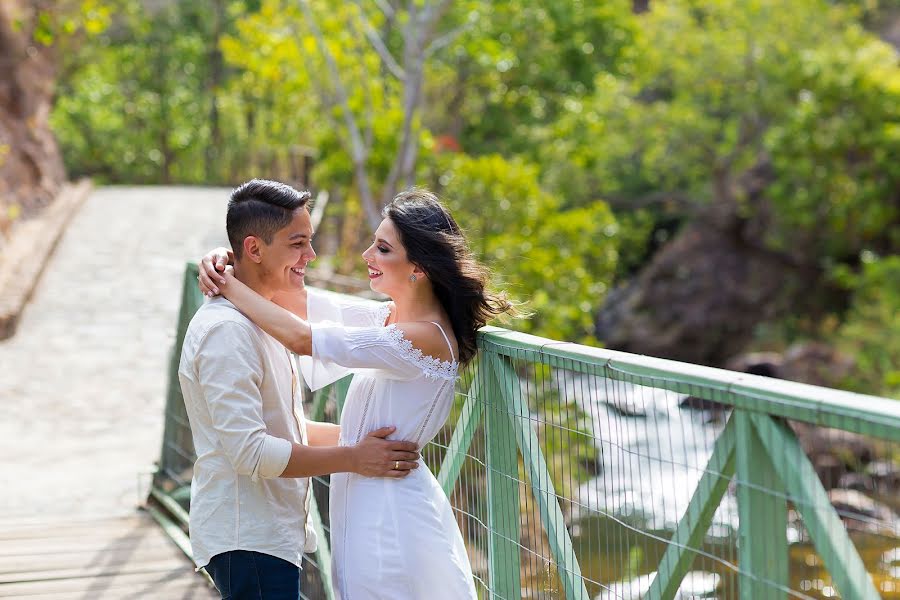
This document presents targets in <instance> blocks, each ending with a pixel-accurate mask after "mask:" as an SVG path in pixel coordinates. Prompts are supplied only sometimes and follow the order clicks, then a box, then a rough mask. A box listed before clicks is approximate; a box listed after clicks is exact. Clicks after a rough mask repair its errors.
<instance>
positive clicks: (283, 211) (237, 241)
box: [225, 179, 311, 259]
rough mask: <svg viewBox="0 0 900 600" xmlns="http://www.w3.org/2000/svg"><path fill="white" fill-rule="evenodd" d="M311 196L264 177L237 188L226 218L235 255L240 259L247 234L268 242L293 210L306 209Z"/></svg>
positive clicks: (287, 220)
mask: <svg viewBox="0 0 900 600" xmlns="http://www.w3.org/2000/svg"><path fill="white" fill-rule="evenodd" d="M310 197H311V196H310V193H309V192H305V191H304V192H299V191H297V190H295V189H294V188H292V187H291V186H289V185H287V184H284V183H279V182H277V181H269V180H267V179H251V180H250V181H248V182H246V183H242V184H241V185H239V186H238V187H236V188H235V189H234V191H233V192H231V198H230V199H229V201H228V214H227V216H226V217H225V230H226V231H227V232H228V241H229V242H231V249H232V250H233V251H234V256H235V258H237V259H240V258H241V255H242V254H243V252H244V239H245V238H246V237H247V236H248V235H252V236H256V237H258V238H260V239H262V240H263V241H264V242H265V243H267V244H271V243H272V240H273V239H275V234H276V233H278V231H279V230H280V229H283V228H285V227H287V226H288V224H289V223H290V222H291V219H293V218H294V211H296V210H297V209H298V208H306V209H307V210H309V199H310Z"/></svg>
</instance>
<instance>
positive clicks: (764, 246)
mask: <svg viewBox="0 0 900 600" xmlns="http://www.w3.org/2000/svg"><path fill="white" fill-rule="evenodd" d="M35 14H36V15H38V16H37V17H36V19H37V21H36V22H38V23H45V25H46V26H44V27H43V28H42V27H38V28H37V29H36V30H35V33H33V34H32V39H33V40H34V43H35V45H37V46H41V45H43V46H44V47H49V46H52V47H53V48H55V49H56V55H57V68H58V79H57V87H56V96H55V105H54V109H53V113H52V117H51V123H52V126H53V129H54V131H55V133H56V136H57V138H58V140H59V143H60V146H61V148H62V152H63V156H64V158H65V163H66V166H67V168H68V171H69V174H70V176H73V177H74V176H79V175H91V176H93V177H95V178H96V179H97V180H99V181H100V182H107V183H185V184H227V185H231V184H235V183H238V182H240V181H242V180H244V179H248V178H250V177H253V176H264V177H269V178H274V179H281V180H285V181H289V182H291V183H293V184H295V185H298V186H305V187H309V188H311V189H313V190H315V191H319V190H324V191H327V192H328V197H329V201H328V205H327V207H326V211H325V214H326V220H325V221H324V222H323V225H322V227H321V229H320V235H321V236H322V237H323V239H322V240H321V241H320V246H321V247H322V248H324V249H325V250H327V252H326V253H325V254H328V256H323V257H322V259H321V260H320V262H321V263H322V265H321V268H325V269H330V270H333V271H337V272H341V273H345V274H353V273H359V272H360V270H359V263H358V261H357V260H356V255H357V252H358V251H359V249H360V247H361V241H364V240H365V239H366V238H368V236H369V235H370V233H371V231H372V229H373V226H374V224H375V223H377V220H378V211H379V210H380V207H381V206H382V205H383V204H384V203H385V202H386V201H387V200H389V199H390V197H392V195H393V194H394V193H395V192H396V191H397V190H399V189H402V188H404V187H407V186H408V185H410V184H420V185H425V186H427V187H429V188H432V189H434V190H435V191H437V192H438V193H439V194H441V195H442V196H443V197H444V198H445V199H446V201H447V202H448V204H449V205H450V206H451V207H452V209H453V210H454V211H455V213H456V215H457V217H458V220H459V221H460V223H461V224H463V226H464V227H465V228H466V229H467V230H468V231H469V234H470V236H471V239H472V243H473V246H474V247H475V248H476V250H477V251H478V252H479V253H480V255H481V256H482V257H483V258H484V259H485V260H486V261H488V262H489V263H490V264H491V265H492V266H493V268H494V269H495V270H496V271H497V273H498V275H499V278H500V280H501V282H502V284H503V285H504V286H505V287H507V288H508V289H509V290H510V292H511V294H512V295H513V296H514V297H516V298H519V299H522V300H527V301H528V303H529V308H530V310H532V311H534V313H535V314H534V317H533V318H532V319H531V320H529V321H528V322H523V323H522V324H517V325H516V327H517V328H520V329H525V330H528V331H532V332H535V333H538V334H541V335H546V336H549V337H554V338H560V339H568V340H573V341H586V342H590V343H604V344H607V345H609V346H611V347H615V348H623V349H626V350H630V351H636V352H646V353H651V354H654V355H657V356H668V357H673V358H679V359H684V360H690V361H693V362H699V363H704V364H713V365H722V364H725V363H726V362H727V361H728V360H729V359H732V358H733V357H734V356H735V355H737V354H740V353H742V352H747V351H749V350H776V351H782V350H785V349H787V348H788V346H790V345H792V344H795V343H798V342H804V341H815V342H821V343H827V344H829V345H831V346H833V347H834V348H836V349H838V350H839V351H842V352H844V353H846V354H847V355H848V356H850V357H851V358H852V359H853V360H854V364H855V368H854V370H853V372H852V373H851V374H850V375H849V377H847V378H843V379H842V380H840V381H832V382H829V383H832V384H833V385H841V386H845V387H849V388H851V389H856V390H863V391H868V392H872V393H885V394H895V395H896V394H898V388H900V323H898V316H897V315H898V312H900V291H898V289H900V276H898V275H900V272H898V264H897V260H898V259H897V250H898V248H900V162H898V160H897V157H898V156H900V67H898V55H897V47H896V46H895V45H892V44H900V39H898V38H900V35H898V31H900V2H898V0H880V1H879V0H846V1H837V0H835V1H831V2H826V1H824V0H796V1H794V2H788V3H785V2H779V1H776V0H754V1H747V0H651V1H650V2H636V1H635V2H632V1H627V0H610V1H607V2H587V1H579V0H573V1H571V2H551V1H548V0H514V1H508V0H504V1H502V2H500V1H489V0H482V1H476V0H417V1H412V2H400V1H399V0H365V1H363V0H358V1H356V2H344V3H333V2H326V1H324V0H204V1H202V2H190V3H187V2H175V1H168V0H143V1H140V0H107V1H104V0H90V1H74V0H73V1H71V2H68V3H58V4H57V5H56V6H54V7H52V8H50V7H44V8H43V12H41V7H38V12H37V13H35ZM41 15H46V16H41ZM41 19H43V21H41ZM42 36H43V37H42Z"/></svg>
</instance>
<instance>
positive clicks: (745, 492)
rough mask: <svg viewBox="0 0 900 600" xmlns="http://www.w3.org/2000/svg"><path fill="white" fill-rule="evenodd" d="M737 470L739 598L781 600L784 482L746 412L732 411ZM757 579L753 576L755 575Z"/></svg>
mask: <svg viewBox="0 0 900 600" xmlns="http://www.w3.org/2000/svg"><path fill="white" fill-rule="evenodd" d="M732 418H733V419H734V421H735V425H736V433H737V439H736V447H735V450H736V453H735V458H736V471H737V480H738V486H737V499H738V514H739V517H740V526H739V546H738V548H739V552H740V555H739V558H740V560H739V565H740V568H741V571H742V572H743V573H746V574H750V576H748V575H742V576H741V579H740V595H741V600H785V598H786V597H787V596H786V593H785V590H787V589H788V587H789V584H790V581H789V580H788V543H787V502H786V500H785V495H784V489H785V488H784V485H783V484H782V482H781V478H780V477H779V476H778V473H777V471H776V470H775V467H774V465H773V464H772V460H792V459H793V458H792V457H784V456H782V457H773V456H770V455H769V452H768V451H767V449H766V447H765V445H764V444H763V443H762V441H761V440H760V439H759V436H758V435H757V433H756V431H755V430H754V427H753V424H752V422H751V420H750V415H749V414H748V413H747V412H746V411H743V410H736V411H735V414H734V415H733V417H732ZM754 576H756V577H759V579H757V578H756V577H754Z"/></svg>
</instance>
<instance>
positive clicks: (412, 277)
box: [409, 273, 418, 283]
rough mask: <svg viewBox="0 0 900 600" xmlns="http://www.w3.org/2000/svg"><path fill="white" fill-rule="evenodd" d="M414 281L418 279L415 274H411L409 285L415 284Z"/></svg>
mask: <svg viewBox="0 0 900 600" xmlns="http://www.w3.org/2000/svg"><path fill="white" fill-rule="evenodd" d="M416 279H418V278H417V277H416V274H415V273H413V274H412V275H410V276H409V282H410V283H415V282H416Z"/></svg>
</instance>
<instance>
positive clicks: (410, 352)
mask: <svg viewBox="0 0 900 600" xmlns="http://www.w3.org/2000/svg"><path fill="white" fill-rule="evenodd" d="M385 332H386V333H387V336H388V339H390V340H391V342H393V343H394V344H395V345H396V346H397V347H398V348H399V349H400V352H401V353H403V354H404V355H405V358H406V359H407V360H409V362H411V363H412V364H414V365H416V366H417V367H419V369H421V370H422V373H424V374H425V377H427V378H428V379H434V380H437V379H449V380H454V379H456V378H457V377H458V371H459V363H458V362H456V361H455V360H441V359H439V358H435V357H434V356H429V355H427V354H423V353H422V351H421V350H419V349H418V348H416V347H415V346H413V345H412V342H411V341H409V340H408V339H406V338H405V337H403V331H401V330H399V329H397V326H396V325H394V324H393V323H392V324H391V325H388V326H387V327H385Z"/></svg>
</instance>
